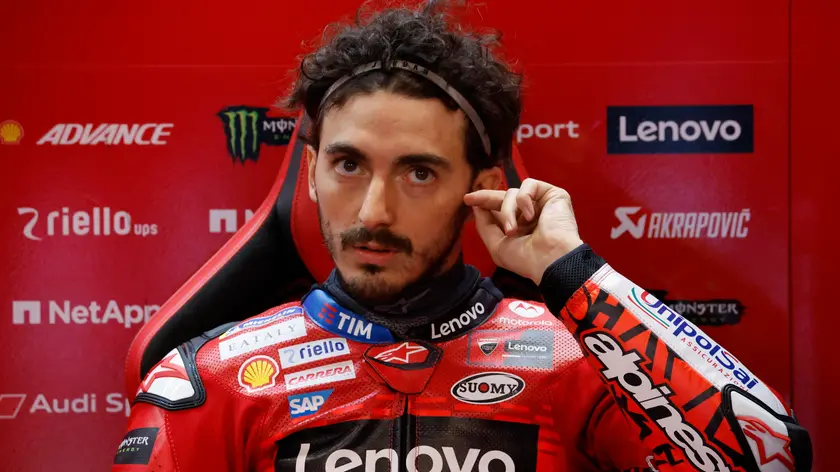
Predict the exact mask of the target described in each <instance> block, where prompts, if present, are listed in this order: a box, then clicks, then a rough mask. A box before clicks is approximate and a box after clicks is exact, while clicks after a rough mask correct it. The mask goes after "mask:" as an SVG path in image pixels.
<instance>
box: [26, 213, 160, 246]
mask: <svg viewBox="0 0 840 472" xmlns="http://www.w3.org/2000/svg"><path fill="white" fill-rule="evenodd" d="M17 210H18V215H21V216H24V215H31V216H30V218H29V221H28V222H27V223H26V225H25V226H24V227H23V235H24V236H25V237H26V238H27V239H31V240H33V241H41V240H42V239H43V238H42V237H41V236H37V235H36V234H35V225H37V224H38V210H36V209H34V208H31V207H20V208H18V209H17ZM46 220H47V230H46V233H41V232H39V233H40V234H44V235H45V236H70V235H75V236H111V235H112V234H113V235H116V236H127V235H130V234H134V235H136V236H141V237H146V236H155V235H157V234H158V225H156V224H149V223H135V224H134V225H132V223H131V215H130V214H129V213H128V212H126V211H116V212H113V213H112V212H111V208H109V207H104V208H102V207H94V208H92V209H91V210H90V211H85V210H79V211H74V212H73V213H70V209H69V208H67V207H64V208H62V209H61V211H60V212H59V211H58V210H56V211H51V212H49V213H48V214H47V218H46Z"/></svg>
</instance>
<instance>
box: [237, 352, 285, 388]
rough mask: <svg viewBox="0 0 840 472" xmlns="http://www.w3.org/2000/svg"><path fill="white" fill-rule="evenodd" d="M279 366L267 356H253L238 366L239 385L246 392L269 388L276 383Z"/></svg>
mask: <svg viewBox="0 0 840 472" xmlns="http://www.w3.org/2000/svg"><path fill="white" fill-rule="evenodd" d="M279 372H280V368H279V367H278V366H277V361H275V360H274V359H272V358H270V357H268V356H254V357H252V358H250V359H248V360H247V361H245V362H244V363H242V366H241V367H239V376H238V377H239V385H241V386H242V387H243V388H245V390H247V391H248V393H251V392H256V391H259V390H264V389H266V388H271V387H273V386H275V385H276V380H277V374H278V373H279Z"/></svg>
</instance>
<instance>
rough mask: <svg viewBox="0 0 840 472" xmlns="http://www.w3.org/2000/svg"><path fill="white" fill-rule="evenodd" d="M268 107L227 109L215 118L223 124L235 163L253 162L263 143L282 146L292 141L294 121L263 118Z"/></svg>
mask: <svg viewBox="0 0 840 472" xmlns="http://www.w3.org/2000/svg"><path fill="white" fill-rule="evenodd" d="M267 113H268V108H257V107H247V106H235V107H228V108H226V109H224V110H222V111H220V112H219V114H218V116H219V118H221V119H222V123H223V124H224V130H225V136H226V137H227V150H228V154H230V157H232V158H233V159H234V160H236V159H239V161H240V162H242V163H244V162H245V161H246V160H248V159H252V160H254V161H256V160H257V159H258V158H259V156H260V148H261V145H262V144H267V145H269V146H285V145H286V144H289V141H290V140H291V138H292V132H293V131H294V129H295V120H294V119H291V118H272V117H268V116H266V114H267Z"/></svg>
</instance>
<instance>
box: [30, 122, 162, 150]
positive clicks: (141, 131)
mask: <svg viewBox="0 0 840 472" xmlns="http://www.w3.org/2000/svg"><path fill="white" fill-rule="evenodd" d="M174 126H175V125H173V124H172V123H145V124H131V125H126V124H109V123H103V124H100V125H94V124H92V123H87V124H79V123H61V124H57V125H55V126H53V127H52V129H50V130H49V131H48V132H47V134H45V135H44V136H43V137H42V138H41V139H39V140H38V143H37V144H38V145H39V146H40V145H43V144H52V145H53V146H68V145H72V144H80V145H83V146H96V145H97V144H105V145H108V146H116V145H120V144H126V145H129V144H136V145H138V146H148V145H150V144H151V145H153V146H163V145H164V144H166V141H165V140H164V139H163V138H164V137H166V136H169V135H170V133H171V130H172V128H173V127H174Z"/></svg>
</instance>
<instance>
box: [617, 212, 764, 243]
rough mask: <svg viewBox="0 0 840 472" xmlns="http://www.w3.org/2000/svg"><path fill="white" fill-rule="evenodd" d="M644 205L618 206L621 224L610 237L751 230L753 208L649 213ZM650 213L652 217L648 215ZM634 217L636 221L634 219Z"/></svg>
mask: <svg viewBox="0 0 840 472" xmlns="http://www.w3.org/2000/svg"><path fill="white" fill-rule="evenodd" d="M640 211H642V207H618V208H616V209H615V217H616V218H617V219H618V223H619V224H618V226H614V227H613V228H612V231H611V232H610V238H612V239H618V238H619V237H621V236H622V235H624V234H625V233H628V234H630V236H632V237H633V238H634V239H642V238H649V239H698V238H708V239H718V238H733V239H743V238H746V237H747V235H748V234H749V228H748V227H747V223H749V221H750V209H749V208H745V209H743V210H741V211H740V212H663V213H650V214H646V213H644V212H642V213H639V212H640ZM648 216H650V218H649V219H648ZM634 219H635V221H634Z"/></svg>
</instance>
